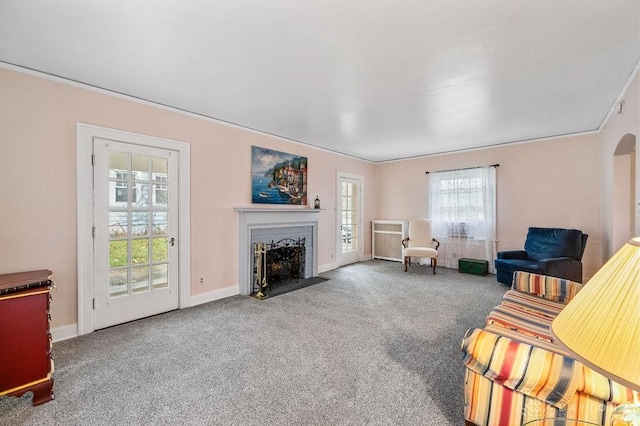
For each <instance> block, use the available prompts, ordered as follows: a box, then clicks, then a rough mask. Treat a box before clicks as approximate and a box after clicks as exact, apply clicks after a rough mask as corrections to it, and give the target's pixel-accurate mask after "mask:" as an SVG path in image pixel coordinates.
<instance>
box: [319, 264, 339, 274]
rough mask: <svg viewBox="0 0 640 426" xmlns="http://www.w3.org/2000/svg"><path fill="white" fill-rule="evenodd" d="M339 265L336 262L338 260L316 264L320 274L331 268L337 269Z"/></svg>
mask: <svg viewBox="0 0 640 426" xmlns="http://www.w3.org/2000/svg"><path fill="white" fill-rule="evenodd" d="M339 267H340V265H339V264H338V262H332V263H327V264H326V265H318V273H319V274H321V273H323V272H327V271H331V270H333V269H338V268H339Z"/></svg>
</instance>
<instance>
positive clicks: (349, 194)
mask: <svg viewBox="0 0 640 426" xmlns="http://www.w3.org/2000/svg"><path fill="white" fill-rule="evenodd" d="M361 187H362V185H361V180H360V179H357V178H352V177H345V176H339V177H338V194H339V195H338V196H339V201H338V207H339V208H338V210H339V212H338V217H339V221H340V226H339V229H338V238H339V247H340V265H341V266H342V265H347V264H349V263H354V262H359V261H360V260H361V253H362V246H363V244H364V241H363V238H362V237H361V236H362V223H361V222H362V221H361V218H362V211H361V210H362V208H361V204H362V191H361Z"/></svg>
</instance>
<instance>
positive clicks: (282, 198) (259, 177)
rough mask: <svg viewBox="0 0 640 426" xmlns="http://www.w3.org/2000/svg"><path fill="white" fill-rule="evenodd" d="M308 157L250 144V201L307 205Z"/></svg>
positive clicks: (254, 202)
mask: <svg viewBox="0 0 640 426" xmlns="http://www.w3.org/2000/svg"><path fill="white" fill-rule="evenodd" d="M308 164H309V163H308V158H307V157H304V156H301V155H296V154H290V153H287V152H282V151H277V150H275V149H270V148H264V147H260V146H256V145H252V146H251V202H252V203H253V204H279V205H294V206H295V205H298V206H300V205H306V204H307V174H308Z"/></svg>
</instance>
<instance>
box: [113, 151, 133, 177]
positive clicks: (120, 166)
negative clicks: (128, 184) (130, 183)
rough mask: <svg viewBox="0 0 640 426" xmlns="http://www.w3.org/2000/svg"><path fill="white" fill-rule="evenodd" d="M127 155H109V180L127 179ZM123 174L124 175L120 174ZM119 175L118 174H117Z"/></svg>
mask: <svg viewBox="0 0 640 426" xmlns="http://www.w3.org/2000/svg"><path fill="white" fill-rule="evenodd" d="M127 170H129V154H127V153H126V152H110V153H109V179H125V180H126V179H127ZM122 172H124V175H123V174H122ZM119 173H120V174H119Z"/></svg>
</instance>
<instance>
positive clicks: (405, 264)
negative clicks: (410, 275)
mask: <svg viewBox="0 0 640 426" xmlns="http://www.w3.org/2000/svg"><path fill="white" fill-rule="evenodd" d="M407 262H409V258H408V257H407V256H405V257H404V262H402V263H404V271H405V272H407Z"/></svg>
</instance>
